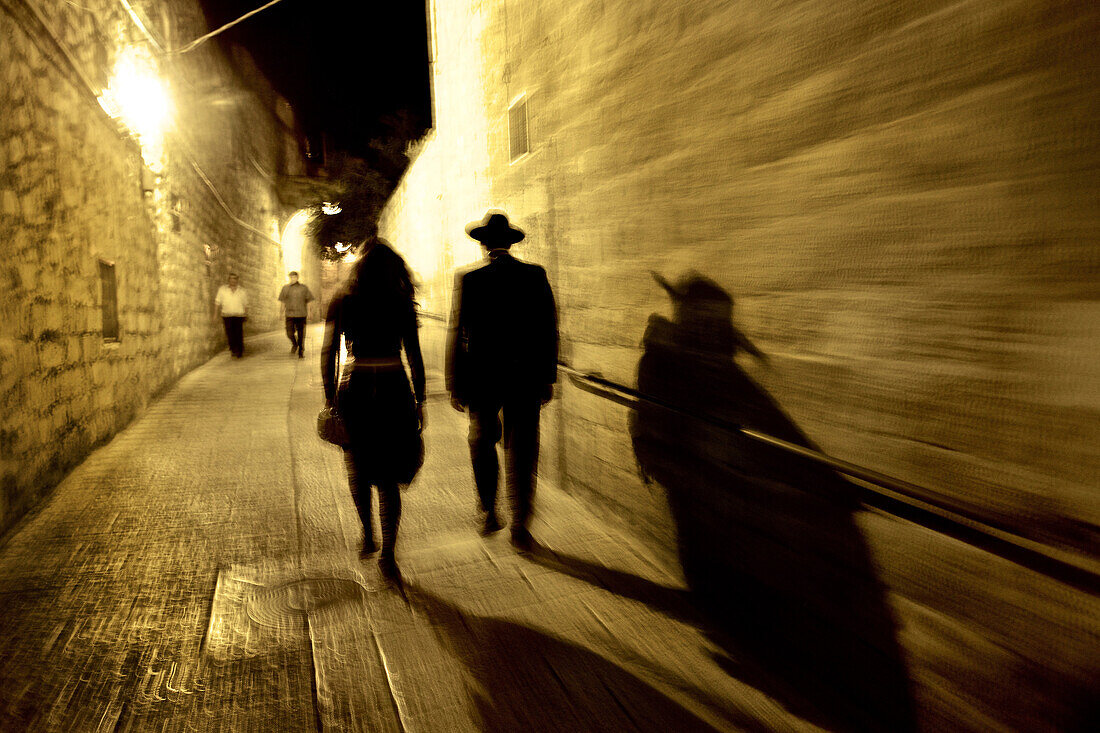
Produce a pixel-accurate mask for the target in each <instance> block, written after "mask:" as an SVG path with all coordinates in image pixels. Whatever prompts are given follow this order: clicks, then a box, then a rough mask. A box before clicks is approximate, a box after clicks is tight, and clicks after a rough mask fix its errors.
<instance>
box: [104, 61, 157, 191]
mask: <svg viewBox="0 0 1100 733" xmlns="http://www.w3.org/2000/svg"><path fill="white" fill-rule="evenodd" d="M99 103H100V104H101V105H102V106H103V109H105V110H106V111H107V114H109V115H111V116H112V117H114V118H116V119H120V120H122V122H123V124H125V125H126V127H127V128H128V129H129V130H130V132H131V133H133V134H134V135H135V136H136V137H137V138H138V142H139V143H140V144H141V152H142V156H143V157H144V158H145V162H146V164H147V165H149V166H150V167H151V168H153V170H155V171H159V170H160V168H161V167H162V158H163V152H164V131H165V129H166V128H167V126H168V124H169V121H170V119H171V115H172V101H171V98H170V97H169V95H168V90H167V89H166V88H165V86H164V83H163V81H162V80H161V78H160V74H158V73H157V67H156V64H154V62H153V59H152V56H151V55H150V54H149V52H148V50H146V49H145V48H142V47H138V46H128V47H126V48H124V49H122V51H120V52H119V55H118V59H117V60H116V61H115V68H114V72H113V74H112V75H111V80H110V82H109V83H108V85H107V88H106V89H104V90H103V94H101V95H100V97H99Z"/></svg>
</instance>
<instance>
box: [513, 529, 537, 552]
mask: <svg viewBox="0 0 1100 733" xmlns="http://www.w3.org/2000/svg"><path fill="white" fill-rule="evenodd" d="M534 541H535V539H534V538H533V537H532V536H531V533H530V532H528V531H527V528H526V527H513V528H512V538H511V542H512V547H514V548H516V549H517V550H519V551H520V552H530V551H531V545H532V544H533V543H534Z"/></svg>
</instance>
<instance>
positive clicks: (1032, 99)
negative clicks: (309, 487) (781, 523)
mask: <svg viewBox="0 0 1100 733" xmlns="http://www.w3.org/2000/svg"><path fill="white" fill-rule="evenodd" d="M431 9H432V15H433V22H432V39H431V40H432V50H433V58H432V61H433V64H432V65H433V82H434V86H433V91H434V101H435V110H434V111H435V129H434V130H433V131H432V133H431V135H430V136H429V138H427V139H426V140H425V142H424V144H423V147H422V148H421V149H420V150H419V152H418V157H417V159H416V160H415V162H414V163H413V165H412V167H411V168H410V170H409V171H408V172H407V174H406V176H405V178H404V180H403V181H402V183H401V185H400V186H399V187H398V190H397V193H396V194H395V196H394V198H393V199H392V201H391V202H390V206H389V208H388V210H387V212H386V217H385V221H384V231H385V233H386V235H387V236H388V237H390V238H391V239H392V240H393V241H394V242H395V243H396V244H397V245H398V247H399V248H401V249H402V250H403V251H404V252H406V253H407V254H408V256H409V259H410V261H411V262H412V263H413V266H414V267H415V268H417V270H418V272H419V273H420V274H421V277H422V278H423V280H424V282H425V285H424V287H423V288H422V293H423V301H424V302H425V307H426V308H427V309H430V310H432V311H434V312H438V313H441V314H446V313H447V312H448V311H449V303H448V298H449V292H450V286H451V278H452V277H453V271H454V267H455V266H456V265H460V264H462V263H465V262H469V261H471V260H473V259H475V258H476V257H477V256H478V252H477V249H476V247H475V246H474V244H473V243H472V242H470V241H469V240H468V239H467V238H466V237H465V235H464V234H463V231H462V226H463V225H464V224H465V223H466V222H469V221H471V220H475V219H478V218H480V216H481V215H482V214H483V212H484V210H485V208H487V207H489V206H495V207H500V208H504V209H506V210H507V211H508V213H509V214H510V216H511V217H512V218H513V219H514V220H515V221H516V222H517V223H518V224H519V225H520V226H521V227H523V228H524V229H525V230H526V231H527V232H528V234H529V237H528V241H526V242H524V243H522V244H521V245H518V246H517V247H516V252H517V254H518V256H520V257H521V258H527V259H531V260H534V261H537V262H539V263H541V264H543V265H544V266H546V267H547V269H548V271H549V273H550V277H551V281H552V283H553V284H554V286H555V289H556V292H557V294H558V300H559V305H560V309H561V325H562V334H563V339H564V343H563V350H562V354H563V358H564V359H565V360H566V361H567V362H568V363H570V364H571V365H572V366H573V367H575V368H576V369H578V370H581V371H591V372H598V373H601V374H602V375H603V376H605V377H606V378H608V379H611V380H613V381H616V382H620V383H623V384H626V385H631V386H632V385H634V384H635V380H636V376H637V370H638V363H639V359H640V357H641V355H642V350H641V346H640V344H641V341H642V337H643V334H644V333H645V330H646V327H647V323H648V322H649V319H650V316H651V315H658V316H665V317H668V316H670V315H671V310H672V309H671V302H670V299H669V298H668V296H667V295H666V294H665V292H664V291H663V290H662V289H661V288H660V287H659V286H658V285H657V283H656V282H655V280H654V278H653V277H652V275H651V272H653V271H655V272H658V273H660V274H661V275H662V276H664V277H665V278H666V279H667V280H669V281H672V282H676V281H677V280H678V279H680V278H682V277H685V276H687V275H690V274H692V273H698V274H700V275H702V276H703V277H705V278H707V279H709V280H711V281H713V282H714V283H715V284H716V285H717V286H719V287H720V288H722V289H723V290H724V291H725V292H726V293H728V294H729V296H730V297H731V298H732V299H733V302H734V309H733V321H734V325H735V326H736V328H737V329H738V330H739V331H740V332H741V333H743V334H744V335H745V336H746V337H747V338H748V340H750V341H751V342H752V343H753V344H755V345H756V347H758V348H759V349H760V351H761V352H763V353H764V354H766V355H767V357H768V359H767V361H765V362H761V361H758V360H755V359H753V358H751V357H747V356H745V357H739V358H738V362H737V363H738V365H739V366H740V368H741V369H742V370H743V371H744V372H746V373H747V374H749V375H750V376H751V377H752V378H753V379H755V380H756V381H757V382H759V383H760V384H761V385H762V386H763V388H764V389H766V391H767V393H768V394H769V395H770V396H771V397H772V398H773V399H774V400H775V402H776V403H777V404H778V405H779V406H780V407H781V408H782V410H783V411H784V412H785V413H787V414H788V415H789V416H790V418H791V419H792V420H793V422H794V423H795V424H796V425H798V426H799V428H801V430H802V431H804V432H805V433H806V434H807V435H808V436H809V437H810V438H811V439H812V440H813V441H814V442H815V443H817V444H818V445H819V446H821V448H822V449H823V450H824V451H826V452H827V453H830V454H832V455H835V456H837V457H839V458H843V459H847V460H850V461H853V462H856V463H859V464H863V465H865V466H868V467H870V468H873V469H877V470H879V471H882V472H884V473H887V474H892V475H895V476H898V477H901V478H903V479H906V480H908V481H911V482H914V483H916V484H919V485H922V486H925V487H928V488H929V489H930V492H931V494H932V497H933V498H935V499H937V500H941V501H946V502H948V503H952V504H954V505H955V506H956V507H958V508H960V509H962V510H965V511H969V512H973V513H977V514H979V515H981V516H983V517H984V518H986V520H987V521H989V522H990V523H993V524H996V525H999V526H1003V527H1008V528H1010V529H1012V531H1014V532H1017V533H1019V534H1022V535H1024V536H1026V537H1029V538H1032V539H1034V540H1037V541H1040V542H1044V543H1048V544H1051V545H1055V546H1060V547H1062V548H1067V549H1070V550H1072V551H1078V552H1080V551H1084V552H1086V553H1088V552H1094V551H1095V548H1096V546H1097V545H1096V542H1097V526H1098V525H1100V494H1098V493H1097V492H1096V485H1097V484H1096V477H1097V476H1098V475H1100V454H1098V451H1097V449H1096V446H1097V445H1100V432H1098V431H1100V419H1098V418H1100V371H1098V368H1097V364H1098V363H1100V362H1098V360H1097V358H1096V356H1097V354H1098V353H1100V331H1098V327H1097V324H1098V323H1100V290H1098V288H1097V283H1098V282H1100V280H1098V279H1097V273H1098V272H1100V260H1098V256H1100V207H1098V206H1097V205H1096V202H1097V201H1100V176H1098V175H1097V169H1098V168H1100V135H1097V134H1096V122H1095V120H1096V119H1097V118H1098V113H1100V78H1098V69H1100V51H1098V49H1100V46H1098V45H1097V44H1096V43H1095V38H1096V37H1097V36H1098V34H1100V8H1098V7H1097V6H1096V4H1095V3H1089V2H1084V1H1082V0H1064V1H1059V2H1050V3H1033V2H1028V1H1026V0H1019V1H1012V2H1001V1H999V0H998V1H993V0H971V1H969V2H961V3H960V2H954V1H953V0H950V1H949V0H943V1H937V2H891V3H882V2H873V1H870V0H868V1H863V0H852V1H851V2H841V3H837V2H832V1H829V2H825V1H821V2H818V1H816V0H811V1H808V2H801V3H757V2H748V1H745V2H691V3H668V2H635V1H633V0H631V1H629V2H627V1H626V0H622V1H620V0H604V1H599V2H566V1H562V2H542V3H525V2H518V1H514V0H499V1H491V2H484V1H480V2H474V1H470V0H434V2H432V3H431ZM521 99H526V100H527V119H528V126H529V137H530V147H531V150H530V153H529V154H528V155H526V156H524V157H522V158H520V159H518V160H515V161H512V160H510V155H509V129H508V109H509V106H510V105H511V104H512V103H513V102H514V101H516V100H521ZM434 338H435V339H436V340H437V341H438V340H439V338H440V336H439V335H438V334H437V335H436V336H435V337H434ZM561 392H562V395H561V400H560V401H557V402H555V403H554V404H553V405H552V409H551V410H550V411H548V414H547V419H546V421H545V422H544V429H543V447H544V453H543V460H542V462H541V470H542V472H543V473H544V476H545V477H546V478H548V479H551V480H556V481H557V483H559V484H560V485H561V486H562V487H564V488H566V489H567V490H569V491H571V492H574V493H576V494H578V495H580V496H582V497H585V498H587V499H588V500H589V504H590V506H591V507H592V510H593V511H596V512H599V513H601V514H602V515H604V516H606V517H607V518H608V519H609V520H611V521H621V522H623V524H624V525H626V526H628V527H629V528H631V529H632V530H633V531H634V532H635V533H636V534H637V535H638V536H639V537H640V538H641V539H642V540H643V541H645V542H647V543H649V545H650V546H651V547H653V548H654V549H655V551H657V552H660V553H664V554H666V555H668V556H672V555H674V553H675V551H676V536H675V526H674V525H673V522H672V519H671V517H670V513H669V509H668V506H667V505H666V503H665V495H664V491H663V490H662V487H661V486H660V485H659V484H652V483H651V484H647V483H645V482H643V481H642V480H641V478H640V477H639V475H638V467H637V465H636V461H635V456H634V451H633V447H632V445H631V440H630V436H629V430H628V424H629V410H627V409H626V408H623V407H620V406H618V405H616V404H614V403H612V402H609V401H607V400H603V399H601V398H599V397H596V396H592V395H590V394H588V393H585V392H581V391H579V390H576V389H574V388H572V387H571V386H570V385H568V384H564V385H563V387H562V390H561ZM722 440H723V438H721V436H714V442H715V446H714V450H715V455H720V449H721V445H720V444H721V442H722ZM715 500H716V501H721V498H720V497H716V498H715ZM737 531H739V528H734V527H731V528H730V529H729V532H730V533H735V532H737ZM892 531H893V529H892V528H891V525H889V524H877V523H871V524H868V527H867V532H866V536H867V538H868V541H869V542H871V543H872V544H874V545H876V546H881V548H883V550H882V551H883V554H882V555H881V556H880V557H878V558H877V561H878V562H880V563H882V566H883V571H882V572H883V575H884V578H889V579H891V582H892V581H893V580H896V579H898V578H905V577H906V573H907V572H909V571H907V570H906V569H905V568H906V563H907V562H909V560H908V559H907V558H906V554H905V553H906V551H907V549H911V548H909V547H908V546H906V545H903V544H899V543H898V538H897V537H896V536H892V535H891V534H889V533H890V532H892ZM915 556H916V557H919V552H918V553H916V555H915ZM907 582H909V581H908V580H907ZM912 582H913V585H912V586H905V587H906V588H907V589H906V590H904V591H900V590H899V591H897V592H898V593H899V594H904V595H905V597H904V598H899V599H898V601H897V603H898V606H897V607H898V608H899V609H903V610H904V613H902V615H901V617H900V618H901V620H900V623H901V624H902V625H903V626H904V627H905V629H906V631H905V638H904V641H905V644H906V649H907V653H908V654H909V655H911V657H912V661H913V669H914V675H915V676H916V677H918V678H919V677H921V676H922V675H924V676H925V678H930V679H936V678H940V679H954V680H962V679H965V678H967V677H968V675H970V676H972V675H973V674H974V672H973V670H969V671H968V670H965V669H961V668H957V667H953V666H952V665H953V662H951V661H948V659H949V658H950V654H947V655H944V654H943V652H942V649H952V648H954V650H955V651H954V652H953V653H957V654H958V657H957V658H959V659H964V658H967V657H968V656H969V657H970V658H972V659H977V660H980V661H976V662H975V664H976V665H978V666H980V667H981V668H982V670H983V672H982V674H983V675H984V676H983V677H982V679H983V680H984V681H983V682H981V683H980V685H981V686H983V687H982V690H983V691H981V692H974V691H973V690H971V691H970V692H968V693H967V695H968V697H967V698H966V699H965V700H963V699H958V700H953V701H952V700H947V699H935V693H932V692H928V691H927V690H923V691H922V692H921V693H920V694H922V695H927V696H928V698H927V699H926V700H924V702H923V704H924V705H925V706H926V707H927V708H928V709H929V710H935V711H936V712H934V713H930V715H933V716H935V715H945V716H947V717H946V718H945V719H951V720H958V719H960V718H961V717H966V716H968V715H972V714H973V711H974V710H981V711H982V713H981V714H980V715H986V714H988V715H990V716H992V718H994V719H997V720H1000V721H1002V722H1003V723H1005V724H1007V725H1009V726H1010V727H1011V726H1013V725H1018V724H1019V723H1020V721H1023V720H1029V719H1031V718H1029V716H1030V715H1031V713H1029V712H1028V710H1029V707H1028V706H1037V707H1036V708H1034V709H1043V708H1045V711H1044V712H1043V715H1046V716H1049V715H1052V714H1053V712H1052V711H1054V710H1055V709H1057V708H1058V705H1059V704H1060V703H1058V702H1056V701H1055V699H1054V698H1058V697H1059V695H1050V696H1047V694H1046V693H1045V692H1042V690H1052V689H1055V688H1056V687H1058V686H1060V685H1065V689H1067V690H1069V689H1072V685H1070V684H1068V683H1067V680H1078V681H1080V680H1082V679H1086V678H1087V676H1088V674H1089V672H1083V671H1082V670H1087V669H1089V665H1090V662H1088V659H1087V654H1088V653H1089V652H1088V649H1090V647H1089V645H1074V644H1063V645H1059V646H1057V648H1056V649H1046V650H1045V651H1043V650H1039V649H1035V648H1029V644H1031V642H1029V641H1027V640H1028V639H1032V638H1035V637H1036V635H1035V634H1029V633H1028V632H1027V631H1026V629H1027V628H1030V626H1029V624H1033V623H1037V622H1036V621H1034V620H1029V619H1028V616H1027V612H1026V611H1020V613H1022V614H1023V615H1022V616H1019V617H1017V616H1016V615H1013V614H1015V613H1016V611H1017V610H1019V609H1016V606H1015V605H1014V603H1013V602H1008V601H1004V600H1003V599H999V600H998V604H1002V603H1003V605H999V606H998V607H999V608H1002V609H1005V610H1004V613H1005V614H1006V617H1005V618H1006V619H1009V618H1011V619H1014V620H1012V621H1008V620H1006V621H1005V627H1006V628H1010V629H1012V630H1011V631H1007V632H1005V635H998V633H999V632H994V631H992V630H991V629H990V627H989V626H987V625H986V622H987V620H988V619H985V620H982V621H979V619H983V613H984V610H983V609H984V608H985V607H984V606H983V605H982V603H983V602H982V601H981V598H982V597H983V596H982V595H981V594H975V595H974V596H973V597H966V596H965V595H960V594H947V595H945V594H943V593H941V594H939V595H937V594H936V593H934V592H928V593H924V592H918V591H915V590H914V588H919V587H921V586H923V585H924V584H925V583H927V582H929V581H927V580H913V581H912ZM903 585H904V584H903ZM899 587H902V586H899ZM1012 587H1015V586H1012ZM1005 592H1007V591H1005ZM1027 592H1031V591H1030V590H1029V591H1027ZM1027 592H1025V591H1022V590H1021V591H1020V593H1021V594H1022V596H1021V597H1023V596H1026V595H1027ZM1019 603H1023V604H1024V605H1025V606H1026V603H1027V601H1019ZM899 613H901V612H900V611H899ZM946 619H950V621H947V620H946ZM1064 634H1065V637H1066V638H1067V639H1068V638H1070V637H1071V634H1070V632H1069V631H1066V632H1064ZM965 638H970V639H982V640H983V641H982V642H981V644H987V646H981V645H980V644H979V645H978V646H981V648H982V649H984V651H982V652H980V653H979V652H977V651H976V649H977V648H978V646H975V645H974V644H964V643H962V642H960V641H959V640H960V639H965ZM938 645H941V646H938ZM1000 648H1011V649H1013V652H1012V653H1011V654H1006V655H1004V656H1000V652H996V651H995V650H996V649H1000ZM975 655H976V656H975ZM1044 665H1046V666H1047V667H1048V668H1049V669H1053V670H1056V671H1053V672H1049V674H1050V675H1051V677H1049V678H1047V679H1046V680H1045V681H1039V682H1036V681H1035V679H1037V678H1034V677H1032V674H1033V673H1034V671H1035V670H1036V669H1039V668H1042V667H1043V666H1044ZM1023 680H1029V681H1028V682H1024V681H1023ZM1054 680H1057V681H1054ZM975 685H979V683H975ZM1028 685H1032V686H1031V687H1028ZM997 689H1012V690H1014V694H1013V695H1011V696H1006V695H1004V694H1002V693H999V692H994V690H997ZM1066 695H1067V696H1071V694H1070V693H1066ZM1010 698H1011V699H1010ZM964 711H969V712H964ZM930 719H931V720H935V719H937V718H935V717H932V718H930ZM1006 721H1007V722H1006Z"/></svg>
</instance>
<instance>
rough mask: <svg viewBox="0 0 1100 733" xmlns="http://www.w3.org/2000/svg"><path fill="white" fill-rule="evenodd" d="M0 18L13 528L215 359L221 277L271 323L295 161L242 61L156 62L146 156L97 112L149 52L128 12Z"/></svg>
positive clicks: (4, 458) (312, 268)
mask: <svg viewBox="0 0 1100 733" xmlns="http://www.w3.org/2000/svg"><path fill="white" fill-rule="evenodd" d="M134 5H135V7H136V9H137V11H138V12H139V13H140V14H141V15H142V16H144V18H145V21H146V26H147V28H149V30H150V32H151V33H152V34H153V36H154V37H156V38H157V40H158V42H159V43H160V44H161V45H162V46H163V47H169V48H171V47H178V46H179V45H182V43H184V42H186V41H188V40H190V39H192V38H195V37H197V36H199V35H201V34H202V33H204V32H205V30H206V25H205V20H204V18H203V16H202V13H201V11H200V10H199V8H198V4H197V3H194V2H191V1H190V0H173V2H169V3H137V4H134ZM0 18H2V20H3V23H2V25H0V69H2V71H0V75H2V84H0V108H2V109H3V110H4V112H3V114H2V115H0V141H2V142H0V206H2V213H3V219H2V221H0V248H2V252H3V254H4V256H3V258H2V262H0V277H2V281H3V283H4V289H5V297H4V299H3V303H2V304H0V412H2V415H0V480H2V482H3V492H2V495H0V529H4V528H7V527H9V526H10V525H11V524H12V523H13V522H14V521H16V520H17V519H18V518H19V517H20V516H21V515H22V514H24V513H25V512H26V511H27V510H28V509H29V508H30V507H31V506H33V504H34V503H35V502H36V501H37V500H38V499H40V498H41V497H42V496H43V494H44V493H45V492H46V491H48V490H49V488H50V487H51V486H52V485H54V483H56V481H57V480H58V479H59V478H60V477H61V476H62V475H63V474H64V473H65V472H66V471H67V470H68V469H69V468H71V467H72V466H73V465H75V464H76V463H78V462H79V461H80V459H81V458H83V456H84V455H85V454H86V453H87V451H88V450H89V449H90V448H91V447H92V446H94V445H96V444H97V443H100V442H102V441H104V440H106V439H108V438H109V437H110V436H111V435H113V434H114V433H115V432H116V431H117V430H118V429H119V428H121V427H122V426H124V425H125V424H127V423H128V422H129V421H130V419H131V418H132V417H133V416H134V415H135V414H136V413H137V412H138V411H140V410H141V409H142V408H143V407H144V406H145V404H147V402H148V401H149V400H150V399H151V398H152V397H153V396H155V395H156V394H157V393H158V392H159V391H161V390H163V389H164V388H166V387H167V386H168V385H170V384H171V383H173V382H174V381H175V380H176V379H177V378H178V377H179V376H180V375H181V374H183V373H185V372H186V371H188V370H189V369H191V368H193V367H194V366H196V365H197V364H199V363H201V362H203V361H205V360H206V359H207V358H209V357H210V356H211V355H212V354H213V353H215V352H216V351H217V350H219V349H220V348H223V347H224V343H225V338H224V335H223V333H222V330H221V325H220V323H217V322H215V319H214V310H213V296H214V292H215V291H216V289H217V287H218V285H220V284H221V283H222V282H224V281H225V276H226V274H227V272H228V271H230V270H235V271H238V272H240V274H241V279H242V284H243V286H244V287H245V288H246V289H248V290H249V291H250V295H251V297H252V302H253V304H254V306H253V315H252V317H251V318H250V319H249V330H250V331H260V330H270V329H272V328H275V327H277V326H278V325H279V323H278V321H279V311H278V303H277V301H276V300H275V296H276V294H277V293H278V288H279V287H280V286H281V285H282V283H283V281H284V279H285V278H284V268H283V253H282V250H281V245H280V242H279V234H280V227H281V226H282V224H283V223H285V222H286V221H287V219H288V218H289V216H290V214H292V213H293V212H291V211H287V210H285V207H283V205H282V204H281V203H280V202H279V200H278V199H277V197H276V193H275V192H276V185H275V184H276V177H277V176H278V175H279V174H280V173H291V174H294V173H300V172H301V171H302V166H303V164H302V161H301V159H300V156H298V155H297V154H296V152H295V151H296V150H297V145H296V144H295V136H294V131H293V118H292V115H291V116H290V117H289V118H290V125H289V126H288V125H287V124H286V122H284V121H282V120H280V118H279V116H278V114H277V110H278V105H280V104H281V105H285V102H282V101H281V100H277V99H275V97H274V95H273V93H272V92H271V90H270V88H269V87H268V86H267V85H266V83H265V82H264V81H263V80H262V79H261V78H260V77H259V76H258V74H257V73H256V72H255V70H254V68H253V67H251V65H250V63H249V61H248V59H246V58H239V59H229V58H226V57H225V55H224V54H223V53H222V52H221V51H220V50H219V49H218V47H217V46H216V45H215V44H207V45H205V46H202V47H200V48H199V49H197V50H195V51H194V52H191V53H189V54H184V55H178V56H174V57H172V58H171V59H170V60H169V59H168V58H167V57H162V56H156V54H152V55H153V57H155V58H157V59H158V61H157V63H158V65H159V74H160V77H161V78H162V80H163V82H164V83H165V85H166V87H167V88H168V90H169V93H170V95H171V98H172V101H173V107H174V109H173V112H172V117H171V124H170V125H169V128H168V130H167V132H166V134H165V138H164V140H163V151H162V153H160V154H158V155H153V154H151V153H150V150H149V147H150V146H149V142H150V141H149V140H144V141H141V143H139V141H137V140H136V139H135V138H133V137H132V136H131V135H130V134H129V131H128V130H127V129H126V128H125V127H124V126H123V125H122V124H121V123H120V122H119V121H117V120H115V119H113V118H111V117H110V116H108V114H107V113H106V112H105V111H104V109H103V108H102V107H101V105H100V103H99V101H97V95H99V94H101V93H102V92H103V90H104V88H105V87H106V86H107V85H108V83H109V81H110V79H111V77H112V71H113V69H114V68H115V65H116V62H117V61H118V59H119V58H120V56H121V55H122V53H123V49H126V48H128V47H138V48H143V49H147V48H149V46H150V43H149V41H148V39H147V38H146V36H144V34H142V33H141V32H140V31H139V30H138V29H137V28H136V26H135V25H134V23H133V22H132V21H131V20H130V19H129V17H127V16H126V15H125V11H124V10H123V7H122V5H121V4H119V3H116V2H104V1H99V2H97V1H96V0H91V1H90V2H87V3H80V4H75V3H66V2H62V1H60V0H58V1H54V0H26V1H24V0H4V2H3V3H0ZM281 111H282V113H283V115H284V117H286V116H287V111H286V110H285V109H283V110H281ZM142 143H145V146H146V149H145V151H144V154H143V149H142ZM288 151H289V152H288ZM204 176H205V177H206V178H207V179H208V181H209V183H208V182H207V181H205V180H203V177H204ZM215 190H216V192H217V193H215ZM308 259H309V258H308V257H307V262H306V263H305V264H306V265H308V267H303V268H302V269H303V271H304V275H305V282H307V284H309V285H311V286H313V287H314V288H315V290H317V291H319V290H320V288H319V285H320V283H319V268H318V267H317V264H316V262H312V263H311V262H309V261H308ZM101 261H103V262H107V263H111V264H113V265H114V270H115V275H116V280H117V300H118V320H119V338H118V339H117V340H111V339H105V337H104V333H103V322H102V297H103V296H102V291H101V285H100V262H101ZM310 278H312V280H311V279H310Z"/></svg>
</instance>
